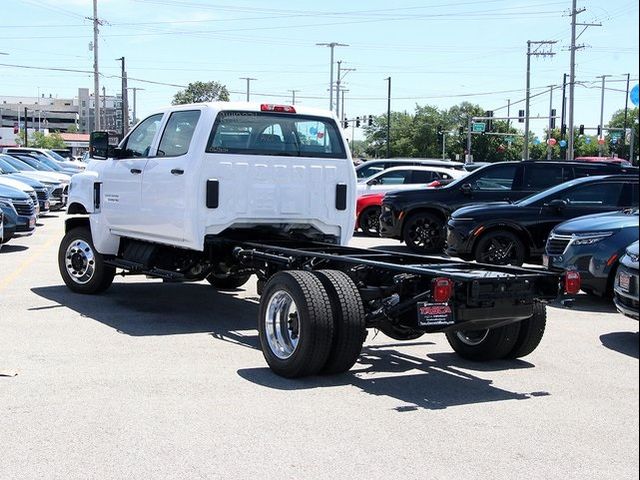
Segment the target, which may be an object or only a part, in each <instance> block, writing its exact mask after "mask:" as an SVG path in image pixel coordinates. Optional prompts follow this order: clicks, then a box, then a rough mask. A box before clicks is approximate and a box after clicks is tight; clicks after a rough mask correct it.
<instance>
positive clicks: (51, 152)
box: [47, 150, 67, 162]
mask: <svg viewBox="0 0 640 480" xmlns="http://www.w3.org/2000/svg"><path fill="white" fill-rule="evenodd" d="M47 153H48V154H49V155H51V156H52V157H53V158H55V159H56V160H58V161H59V162H66V161H67V159H66V158H64V157H63V156H62V155H59V154H57V153H56V152H54V151H53V150H47Z"/></svg>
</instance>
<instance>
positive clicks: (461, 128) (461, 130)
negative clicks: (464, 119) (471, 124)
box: [458, 127, 464, 135]
mask: <svg viewBox="0 0 640 480" xmlns="http://www.w3.org/2000/svg"><path fill="white" fill-rule="evenodd" d="M458 132H459V133H460V135H464V127H460V128H458Z"/></svg>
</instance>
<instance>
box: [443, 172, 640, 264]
mask: <svg viewBox="0 0 640 480" xmlns="http://www.w3.org/2000/svg"><path fill="white" fill-rule="evenodd" d="M632 207H636V208H637V207H638V177H637V176H635V175H608V176H596V177H585V178H578V179H575V180H570V181H568V182H565V183H562V184H560V185H557V186H555V187H552V188H549V189H548V190H544V191H542V192H540V193H537V194H535V195H531V196H529V197H527V198H525V199H523V200H520V201H517V202H514V203H508V202H494V203H489V204H487V205H476V206H468V207H464V208H461V209H459V210H456V211H455V212H454V213H453V215H451V220H449V223H448V235H447V242H448V246H449V248H448V249H447V253H448V254H449V255H452V256H458V257H461V258H466V259H469V258H474V259H475V260H476V261H478V262H480V263H490V264H494V265H509V264H510V265H522V264H523V263H524V262H525V261H526V260H529V261H536V260H537V259H539V258H540V257H542V254H543V252H544V247H545V243H546V240H547V237H548V236H549V233H550V232H551V230H552V229H553V228H554V227H555V226H556V225H558V224H559V223H561V222H564V221H566V220H569V219H571V218H575V217H580V216H583V215H589V214H594V213H603V212H611V211H615V210H620V209H622V208H632Z"/></svg>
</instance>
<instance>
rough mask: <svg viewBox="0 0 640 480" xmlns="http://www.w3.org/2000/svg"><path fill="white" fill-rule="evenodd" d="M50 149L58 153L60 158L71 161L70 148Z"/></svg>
mask: <svg viewBox="0 0 640 480" xmlns="http://www.w3.org/2000/svg"><path fill="white" fill-rule="evenodd" d="M51 151H52V152H55V153H57V154H58V155H60V156H61V157H62V158H64V159H66V160H71V161H73V154H72V153H71V150H70V149H68V148H52V149H51Z"/></svg>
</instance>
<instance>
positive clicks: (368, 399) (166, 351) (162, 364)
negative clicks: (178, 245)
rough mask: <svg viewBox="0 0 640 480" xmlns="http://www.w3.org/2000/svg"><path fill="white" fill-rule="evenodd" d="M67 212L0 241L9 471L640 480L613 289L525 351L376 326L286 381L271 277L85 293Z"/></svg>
mask: <svg viewBox="0 0 640 480" xmlns="http://www.w3.org/2000/svg"><path fill="white" fill-rule="evenodd" d="M64 216H65V215H64V214H58V215H54V216H50V217H47V218H42V219H41V220H40V223H42V224H43V226H42V227H39V228H38V233H37V235H34V236H33V237H28V238H22V239H16V240H15V241H12V242H11V243H9V244H8V245H5V246H4V248H3V250H2V251H0V409H1V411H2V412H3V413H4V418H3V420H2V428H0V444H1V445H3V449H2V450H3V458H2V468H1V470H0V471H2V478H60V477H69V478H78V477H83V478H84V477H92V478H112V477H119V478H123V477H127V478H149V477H152V476H153V477H163V478H168V477H171V478H229V477H237V478H241V477H242V478H244V477H247V476H249V475H253V476H258V475H259V476H261V477H264V478H273V477H276V476H277V477H281V478H316V477H320V476H325V477H326V476H328V477H330V478H341V477H345V476H354V477H355V476H357V477H369V478H389V477H391V476H395V477H398V478H402V477H407V478H637V477H638V393H639V392H638V333H637V332H638V323H637V322H635V321H633V320H631V319H629V318H626V317H623V316H622V315H620V314H618V313H616V311H615V308H614V307H613V305H612V304H611V303H610V302H609V301H600V300H594V299H591V298H589V297H586V296H580V297H579V299H578V300H577V302H576V304H575V305H574V307H573V308H571V309H567V308H561V307H560V306H555V307H552V308H549V310H548V313H549V321H548V324H547V334H546V335H545V338H544V339H543V342H542V344H541V346H540V347H539V348H538V349H537V350H536V351H535V352H534V353H533V354H531V355H530V356H529V357H526V358H525V359H523V360H519V361H500V362H494V363H489V364H474V363H471V362H467V361H463V360H461V359H460V358H459V357H457V356H456V355H454V354H453V353H452V351H451V349H450V347H449V345H448V344H447V342H446V340H445V338H444V336H443V335H425V336H423V337H421V338H420V339H418V340H416V341H413V342H396V341H393V340H391V339H389V338H387V337H385V336H384V335H383V334H381V333H380V334H378V335H377V336H375V337H374V335H373V333H372V332H370V334H369V338H368V340H367V342H366V344H365V349H364V351H363V355H362V356H361V358H360V361H359V363H358V364H357V365H356V366H355V367H354V369H352V370H351V372H349V373H348V374H344V375H339V376H333V377H312V378H306V379H301V380H286V379H283V378H280V377H277V376H276V375H274V374H273V373H272V372H271V371H270V370H269V369H268V368H267V366H266V363H265V361H264V359H263V357H262V353H261V352H260V351H259V350H258V349H257V341H258V340H257V332H256V330H255V325H256V315H257V294H256V291H255V281H253V282H250V283H249V284H248V285H247V286H246V288H242V289H240V290H238V291H237V292H235V293H216V292H215V291H214V290H213V289H212V288H211V287H210V286H209V285H208V284H206V283H204V282H202V283H199V284H184V285H182V284H171V283H165V284H162V283H161V282H160V281H158V280H148V279H145V278H144V277H127V278H125V279H123V278H120V277H118V278H116V280H115V282H114V285H113V287H112V288H111V289H110V290H109V291H108V292H106V293H105V294H104V295H100V296H86V297H85V296H79V295H76V294H73V293H71V292H70V291H69V290H68V289H67V288H66V287H64V285H63V284H62V280H61V279H60V276H59V275H58V271H57V261H56V255H57V247H58V243H59V240H60V238H61V237H62V234H63V220H64ZM352 244H353V245H356V246H370V247H373V246H379V245H391V246H392V247H394V248H404V247H398V243H397V242H395V241H393V240H388V239H371V238H368V239H366V238H356V239H354V241H353V242H352ZM122 283H130V284H133V285H127V286H126V288H124V286H123V285H121V284H122ZM327 473H328V475H327Z"/></svg>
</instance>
